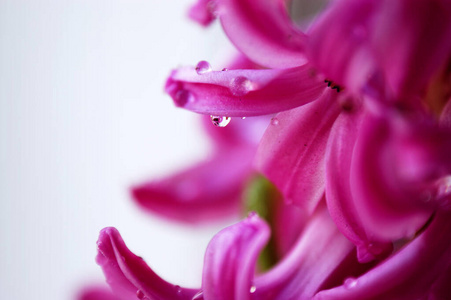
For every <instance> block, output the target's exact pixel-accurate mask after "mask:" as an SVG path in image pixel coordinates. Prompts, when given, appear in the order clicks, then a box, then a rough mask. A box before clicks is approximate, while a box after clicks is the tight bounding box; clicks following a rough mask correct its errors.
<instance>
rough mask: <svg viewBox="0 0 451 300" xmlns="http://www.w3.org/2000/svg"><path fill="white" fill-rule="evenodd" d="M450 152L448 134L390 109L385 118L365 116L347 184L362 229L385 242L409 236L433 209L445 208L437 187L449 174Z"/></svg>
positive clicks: (450, 165)
mask: <svg viewBox="0 0 451 300" xmlns="http://www.w3.org/2000/svg"><path fill="white" fill-rule="evenodd" d="M389 116H390V118H388V117H389ZM450 153H451V132H448V131H446V130H441V129H439V128H438V127H437V126H436V125H432V124H429V123H428V122H427V121H423V122H412V120H406V118H404V117H400V116H398V115H397V114H396V113H393V112H390V111H387V112H386V114H385V116H384V117H377V116H372V115H371V114H367V115H366V116H365V118H364V120H363V122H362V125H361V130H360V132H359V138H358V139H357V142H356V146H355V149H354V155H353V161H352V166H351V182H350V184H351V190H352V195H353V197H354V198H355V199H356V201H355V205H356V209H357V210H358V212H359V215H360V217H361V218H362V219H363V220H365V228H366V229H367V231H369V232H370V233H371V234H373V235H374V236H375V237H378V238H380V239H387V240H395V239H399V238H404V237H411V236H413V235H414V234H415V232H416V231H417V230H418V229H420V228H421V227H422V226H423V225H424V224H425V222H426V221H427V220H428V219H429V217H430V216H431V214H432V212H433V211H434V210H435V209H437V208H438V207H440V206H443V207H444V206H446V205H447V204H445V203H443V202H442V199H441V197H442V196H444V195H441V194H440V186H439V185H440V181H441V180H442V179H443V178H445V177H446V176H447V175H449V174H451V164H450V162H451V156H450V155H449V154H450ZM357 200H358V201H357Z"/></svg>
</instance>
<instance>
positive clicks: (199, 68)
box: [196, 60, 211, 75]
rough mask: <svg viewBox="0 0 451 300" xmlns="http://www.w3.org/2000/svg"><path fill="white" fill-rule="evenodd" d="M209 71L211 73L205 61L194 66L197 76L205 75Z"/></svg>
mask: <svg viewBox="0 0 451 300" xmlns="http://www.w3.org/2000/svg"><path fill="white" fill-rule="evenodd" d="M210 71H211V66H210V64H209V63H208V62H207V61H205V60H201V61H200V62H198V63H197V65H196V72H197V74H199V75H202V74H205V73H207V72H210Z"/></svg>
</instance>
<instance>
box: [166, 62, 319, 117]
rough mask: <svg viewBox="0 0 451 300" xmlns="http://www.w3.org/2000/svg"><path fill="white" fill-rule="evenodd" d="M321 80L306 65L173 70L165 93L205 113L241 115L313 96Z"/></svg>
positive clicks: (276, 108) (288, 106)
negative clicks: (214, 69)
mask: <svg viewBox="0 0 451 300" xmlns="http://www.w3.org/2000/svg"><path fill="white" fill-rule="evenodd" d="M324 86H325V84H324V82H322V81H321V80H320V79H319V78H317V77H316V76H314V74H313V73H312V72H311V69H310V67H309V66H302V67H298V68H292V69H277V70H276V69H274V70H269V69H266V70H229V71H210V72H205V73H202V74H198V73H197V72H196V70H195V68H181V69H178V70H175V71H173V72H172V74H171V75H170V77H169V79H168V80H167V82H166V88H165V89H166V92H167V93H168V94H169V95H170V96H171V97H172V99H173V100H174V103H175V105H176V106H179V107H183V108H185V109H188V110H191V111H194V112H197V113H202V114H209V115H217V116H229V117H244V116H258V115H268V114H272V113H276V112H280V111H283V110H287V109H291V108H294V107H297V106H300V105H303V104H305V103H308V102H311V101H313V100H315V99H317V98H318V97H319V96H320V95H321V93H322V91H323V90H324Z"/></svg>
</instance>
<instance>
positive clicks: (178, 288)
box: [174, 285, 182, 294]
mask: <svg viewBox="0 0 451 300" xmlns="http://www.w3.org/2000/svg"><path fill="white" fill-rule="evenodd" d="M174 288H175V292H176V293H177V294H181V293H182V288H181V287H180V286H179V285H175V286H174Z"/></svg>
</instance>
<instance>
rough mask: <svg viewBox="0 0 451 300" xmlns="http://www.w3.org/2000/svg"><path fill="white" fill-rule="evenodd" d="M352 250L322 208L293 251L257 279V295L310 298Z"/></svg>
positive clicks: (277, 298) (273, 299)
mask: <svg viewBox="0 0 451 300" xmlns="http://www.w3.org/2000/svg"><path fill="white" fill-rule="evenodd" d="M352 250H353V245H352V244H351V243H350V242H349V241H348V240H346V238H345V237H344V236H343V235H342V234H341V233H340V232H339V231H338V229H337V227H336V226H335V224H334V223H333V222H332V220H331V219H330V217H329V215H328V213H327V210H326V209H324V208H322V209H320V210H319V211H318V213H316V214H315V215H313V216H312V218H311V219H310V222H309V223H308V225H307V228H306V229H305V231H304V232H303V233H302V235H301V236H300V237H299V239H298V241H297V242H296V245H295V246H294V247H293V249H292V250H291V251H290V253H288V254H287V256H286V257H285V258H284V259H283V260H282V261H281V262H280V263H279V264H278V265H276V266H275V267H274V268H273V269H272V270H270V271H269V272H267V273H265V274H263V275H261V276H259V277H257V278H256V279H255V287H256V289H255V299H268V300H269V299H271V300H284V299H310V298H311V297H312V296H313V295H314V294H315V293H316V292H317V291H318V289H319V288H320V287H321V285H322V284H323V283H324V282H325V281H326V280H327V279H328V278H329V276H330V275H331V274H332V273H333V271H334V270H335V269H336V268H337V267H338V266H339V265H340V263H341V262H342V261H343V260H344V259H345V258H346V257H347V256H348V254H349V253H350V252H352Z"/></svg>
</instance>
